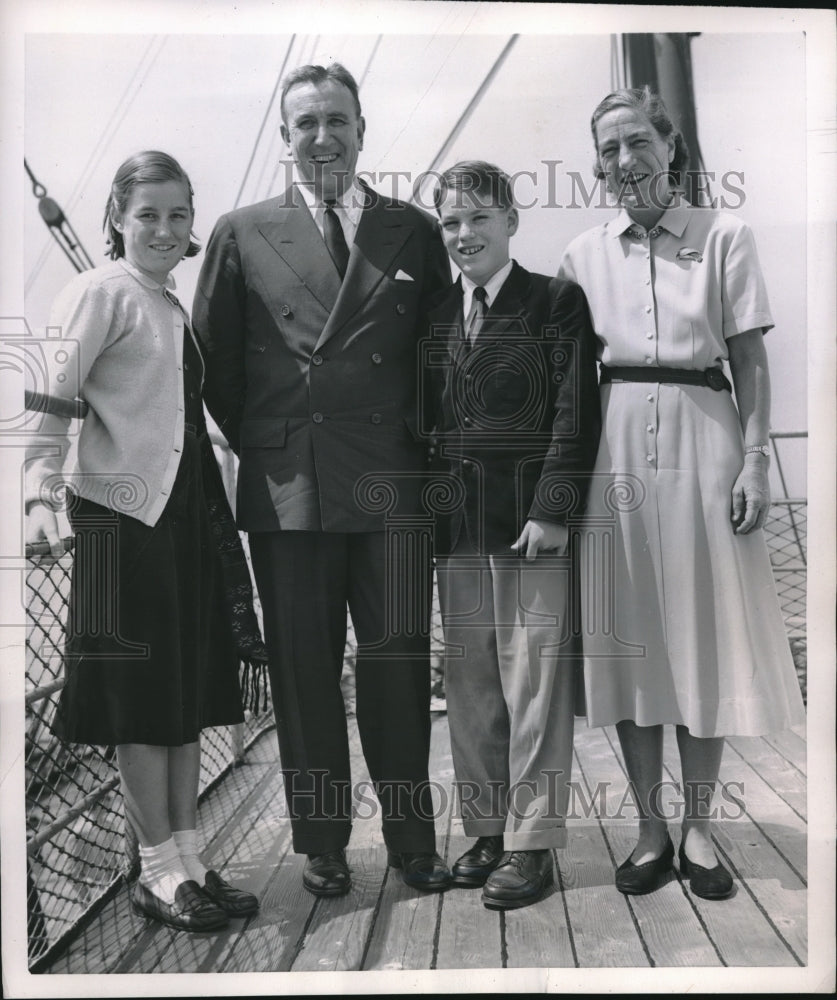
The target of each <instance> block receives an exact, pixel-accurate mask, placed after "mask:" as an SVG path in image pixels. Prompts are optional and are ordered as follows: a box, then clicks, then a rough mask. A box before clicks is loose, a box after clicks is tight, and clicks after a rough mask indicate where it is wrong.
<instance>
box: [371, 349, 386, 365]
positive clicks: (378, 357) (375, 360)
mask: <svg viewBox="0 0 837 1000" xmlns="http://www.w3.org/2000/svg"><path fill="white" fill-rule="evenodd" d="M383 360H384V359H383V358H382V357H381V355H380V354H378V352H377V351H376V352H375V353H374V354H373V355H372V364H373V365H379V364H380V363H381V362H382V361H383Z"/></svg>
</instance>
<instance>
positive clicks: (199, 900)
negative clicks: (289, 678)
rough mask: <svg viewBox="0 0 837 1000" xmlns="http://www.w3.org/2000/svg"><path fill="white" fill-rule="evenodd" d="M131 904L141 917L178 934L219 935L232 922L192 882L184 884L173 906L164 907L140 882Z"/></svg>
mask: <svg viewBox="0 0 837 1000" xmlns="http://www.w3.org/2000/svg"><path fill="white" fill-rule="evenodd" d="M131 902H132V903H133V905H134V909H135V910H137V911H138V912H139V913H142V914H143V915H144V916H146V917H151V918H152V919H153V920H159V921H160V923H161V924H165V925H166V926H167V927H173V928H174V929H175V930H178V931H217V930H221V928H222V927H226V926H227V925H228V924H229V922H230V921H229V917H228V916H227V915H226V913H224V911H223V910H222V909H221V907H220V906H216V905H215V903H213V902H212V900H211V899H210V898H209V897H208V896H206V895H204V893H203V892H202V891H201V887H200V886H199V885H198V883H197V882H194V881H192V879H189V880H188V881H187V882H181V883H180V885H179V886H178V887H177V889H176V890H175V893H174V902H173V903H164V902H163V900H162V899H160V898H159V897H158V896H155V895H154V893H153V892H151V890H150V889H148V888H147V887H146V886H144V885H143V884H142V882H137V884H136V885H135V886H134V891H133V893H132V894H131Z"/></svg>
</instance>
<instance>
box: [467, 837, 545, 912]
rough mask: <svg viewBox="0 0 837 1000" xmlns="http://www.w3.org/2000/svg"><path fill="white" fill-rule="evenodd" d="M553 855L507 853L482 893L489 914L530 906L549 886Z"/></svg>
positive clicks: (538, 852)
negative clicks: (489, 911)
mask: <svg viewBox="0 0 837 1000" xmlns="http://www.w3.org/2000/svg"><path fill="white" fill-rule="evenodd" d="M552 879H553V871H552V851H550V850H540V851H506V853H505V854H504V855H503V857H502V858H501V859H500V864H499V865H498V866H497V867H496V868H495V869H494V871H493V872H492V873H491V874H490V875H489V876H488V879H487V880H486V883H485V885H484V886H483V889H482V901H483V904H484V905H485V906H486V907H487V908H488V909H489V910H512V909H515V908H517V907H518V906H529V905H530V904H531V903H537V901H538V900H539V899H540V898H541V896H543V894H544V891H545V889H546V888H547V887H548V886H550V885H552Z"/></svg>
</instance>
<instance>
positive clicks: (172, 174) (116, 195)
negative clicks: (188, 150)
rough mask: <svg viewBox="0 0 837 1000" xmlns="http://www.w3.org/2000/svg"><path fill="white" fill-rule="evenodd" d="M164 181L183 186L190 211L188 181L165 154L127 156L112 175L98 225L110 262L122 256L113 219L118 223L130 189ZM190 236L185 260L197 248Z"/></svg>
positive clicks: (147, 152)
mask: <svg viewBox="0 0 837 1000" xmlns="http://www.w3.org/2000/svg"><path fill="white" fill-rule="evenodd" d="M166 181H180V182H181V183H182V184H183V186H184V187H185V188H186V190H187V191H188V192H189V208H190V209H192V210H193V211H194V207H193V204H192V199H193V198H194V195H195V192H194V191H193V190H192V184H191V181H190V180H189V177H188V175H187V173H186V171H185V170H184V169H183V167H181V166H180V164H179V163H178V162H177V160H175V158H174V157H173V156H169V155H168V153H161V152H160V151H159V150H156V149H147V150H145V151H144V152H142V153H135V154H134V155H133V156H129V157H128V159H127V160H126V161H125V162H124V163H123V164H122V166H121V167H120V168H119V169H118V170H117V171H116V176H115V177H114V178H113V184H112V185H111V189H110V195H109V196H108V201H107V204H106V205H105V218H104V222H103V223H102V229H104V231H105V235H106V236H107V243H108V249H107V250H106V251H105V254H106V255H107V256H108V257H110V259H111V260H118V259H119V258H120V257H124V256H125V242H124V240H123V239H122V233H120V232H118V231H117V229H116V227H115V226H114V224H113V223H114V220H115V219H116V220H118V219H120V218H121V217H122V216H123V215H124V214H125V209H126V208H127V207H128V200H129V198H130V197H131V192H132V191H133V189H134V188H135V187H136V186H137V184H162V183H165V182H166ZM190 236H191V239H190V240H189V249H188V250H187V251H186V253H185V254H184V256H186V257H194V256H195V254H196V253H198V252H199V251H200V248H201V246H200V243H198V242H197V237H196V236H195V234H194V233H191V234H190Z"/></svg>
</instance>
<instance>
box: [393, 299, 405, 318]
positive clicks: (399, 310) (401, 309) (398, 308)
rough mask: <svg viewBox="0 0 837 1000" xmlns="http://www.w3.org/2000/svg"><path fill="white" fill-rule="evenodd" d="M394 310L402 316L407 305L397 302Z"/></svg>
mask: <svg viewBox="0 0 837 1000" xmlns="http://www.w3.org/2000/svg"><path fill="white" fill-rule="evenodd" d="M395 311H396V312H397V313H398V315H399V316H403V315H404V313H405V312H406V311H407V307H406V306H405V305H404V303H403V302H399V303H398V305H397V306H396V307H395Z"/></svg>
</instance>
